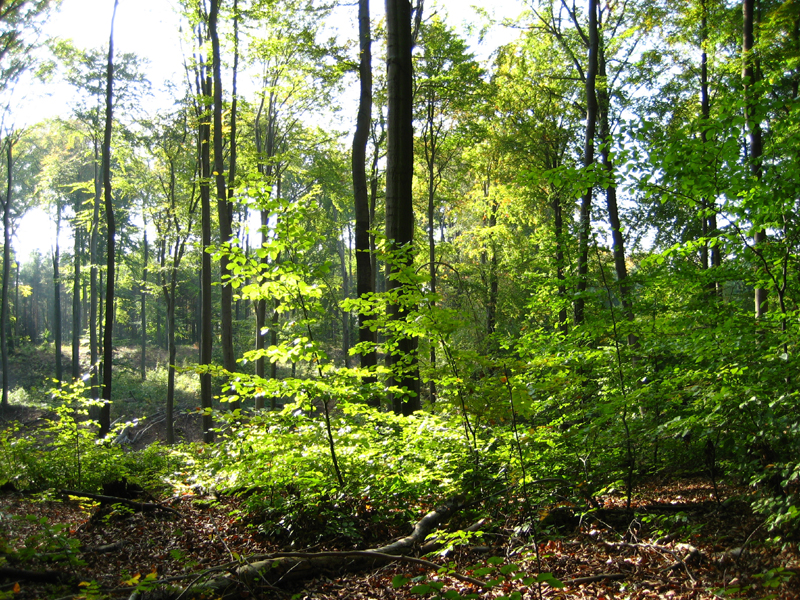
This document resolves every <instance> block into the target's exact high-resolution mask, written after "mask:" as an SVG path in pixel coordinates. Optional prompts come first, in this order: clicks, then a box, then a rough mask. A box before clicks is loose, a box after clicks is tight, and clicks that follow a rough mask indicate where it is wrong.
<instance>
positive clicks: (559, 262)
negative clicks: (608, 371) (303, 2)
mask: <svg viewBox="0 0 800 600" xmlns="http://www.w3.org/2000/svg"><path fill="white" fill-rule="evenodd" d="M550 205H551V207H552V209H553V237H554V238H555V242H556V279H557V280H558V300H559V308H558V320H557V324H556V328H557V329H558V331H560V332H561V333H562V334H563V335H567V333H569V322H568V317H567V305H566V304H565V298H566V295H567V286H566V275H565V273H564V210H563V207H562V204H561V198H560V197H559V196H558V193H556V192H554V193H553V198H552V200H551V204H550Z"/></svg>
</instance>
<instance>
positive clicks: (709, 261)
mask: <svg viewBox="0 0 800 600" xmlns="http://www.w3.org/2000/svg"><path fill="white" fill-rule="evenodd" d="M700 9H701V11H702V13H703V14H702V16H701V22H700V48H701V53H700V117H701V121H702V125H701V127H702V129H701V131H700V138H701V140H702V142H703V146H704V147H705V144H706V143H707V142H708V132H707V131H706V128H707V127H708V124H709V119H710V117H711V105H710V96H709V91H708V54H707V53H706V43H707V41H708V9H707V7H706V0H701V2H700ZM702 208H703V210H704V216H703V234H704V235H705V236H706V237H709V238H712V239H713V238H716V237H717V236H718V235H719V231H718V230H717V210H716V206H715V201H714V198H703V199H702ZM709 209H710V210H709ZM706 211H707V214H705V213H706ZM703 251H704V256H703V257H702V260H703V263H704V265H703V266H704V267H705V268H714V267H721V266H722V250H721V248H720V246H719V244H712V245H711V248H710V255H711V256H710V258H709V248H708V243H706V244H704V245H703ZM707 289H708V291H709V293H710V294H715V295H716V297H717V298H719V297H721V296H722V286H721V285H720V284H719V283H715V282H713V281H710V282H709V283H708V287H707Z"/></svg>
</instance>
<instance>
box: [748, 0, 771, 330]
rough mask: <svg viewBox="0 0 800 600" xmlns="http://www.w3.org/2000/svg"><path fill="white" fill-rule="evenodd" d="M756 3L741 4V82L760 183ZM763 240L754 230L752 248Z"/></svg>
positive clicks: (763, 305)
mask: <svg viewBox="0 0 800 600" xmlns="http://www.w3.org/2000/svg"><path fill="white" fill-rule="evenodd" d="M755 3H756V0H744V1H743V2H742V24H743V27H742V79H743V80H744V94H745V119H746V120H747V129H748V132H749V134H750V172H751V173H752V175H753V177H754V178H755V179H756V180H759V181H760V180H761V173H762V167H761V156H762V154H763V141H762V133H761V122H760V121H759V120H758V118H757V116H756V111H757V106H758V96H757V92H755V91H754V89H753V88H754V87H755V85H756V84H757V83H758V68H757V67H758V65H757V59H756V56H755V53H754V45H755V41H754V36H753V29H754V26H755ZM766 240H767V232H766V231H765V230H764V229H763V228H762V229H756V232H755V234H754V235H753V246H754V247H755V248H756V249H759V247H760V246H763V244H764V242H765V241H766ZM755 305H756V311H755V312H756V319H761V318H763V317H764V315H766V314H767V311H768V310H769V298H768V295H767V290H766V289H764V288H761V287H756V289H755Z"/></svg>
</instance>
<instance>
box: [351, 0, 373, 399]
mask: <svg viewBox="0 0 800 600" xmlns="http://www.w3.org/2000/svg"><path fill="white" fill-rule="evenodd" d="M358 40H359V48H360V60H359V65H358V75H359V80H360V83H361V94H360V97H359V101H358V116H357V118H356V131H355V134H354V135H353V152H352V165H351V166H352V170H353V198H354V206H355V218H356V232H355V237H356V295H357V296H358V297H359V298H364V297H365V296H366V295H367V294H371V293H373V292H374V291H375V279H374V275H373V262H372V261H373V254H372V248H371V244H370V234H369V229H370V227H372V218H371V211H370V202H369V193H368V188H367V171H366V161H367V141H368V140H369V132H370V119H371V116H372V35H371V32H370V22H369V0H359V2H358ZM376 153H377V151H376ZM368 321H369V316H368V315H366V314H364V313H359V315H358V341H359V343H361V344H375V343H376V341H377V338H376V336H375V332H374V331H371V330H370V328H369V326H368V323H367V322H368ZM377 359H378V354H377V352H375V351H372V352H362V353H361V368H362V369H372V368H374V367H375V365H376V364H377ZM374 381H375V378H374V377H370V378H367V379H366V380H365V383H372V382H374ZM369 403H370V404H371V405H372V406H379V405H380V399H379V398H370V399H369Z"/></svg>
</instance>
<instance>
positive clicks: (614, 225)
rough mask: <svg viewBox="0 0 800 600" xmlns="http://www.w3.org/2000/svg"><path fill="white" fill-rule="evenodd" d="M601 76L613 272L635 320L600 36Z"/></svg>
mask: <svg viewBox="0 0 800 600" xmlns="http://www.w3.org/2000/svg"><path fill="white" fill-rule="evenodd" d="M598 76H599V77H600V79H601V80H602V82H603V83H602V85H601V86H600V89H599V90H597V105H598V113H599V114H598V116H599V120H600V139H601V140H602V143H603V145H602V149H601V150H600V156H601V158H602V162H603V168H604V169H605V172H606V178H607V181H608V185H607V187H606V208H607V210H608V222H609V224H610V225H611V240H612V244H613V247H612V249H611V251H612V254H613V256H614V272H615V274H616V276H617V284H618V285H619V294H620V299H621V302H622V312H623V315H624V316H625V318H626V319H627V320H628V321H629V322H631V323H632V322H633V320H634V314H633V306H632V302H631V289H630V285H629V284H628V267H627V265H626V264H625V239H624V238H623V236H622V222H621V221H620V218H619V206H618V205H617V182H616V178H615V170H614V160H613V159H612V158H611V124H610V118H611V117H610V112H611V99H610V98H609V95H608V85H607V80H608V76H607V74H606V56H605V45H604V44H602V43H601V42H600V39H599V36H598ZM637 343H638V338H637V337H636V335H635V334H634V333H632V332H630V333H628V344H629V345H631V346H634V345H636V344H637Z"/></svg>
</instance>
